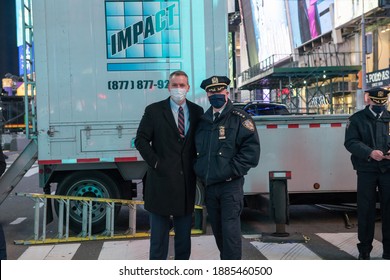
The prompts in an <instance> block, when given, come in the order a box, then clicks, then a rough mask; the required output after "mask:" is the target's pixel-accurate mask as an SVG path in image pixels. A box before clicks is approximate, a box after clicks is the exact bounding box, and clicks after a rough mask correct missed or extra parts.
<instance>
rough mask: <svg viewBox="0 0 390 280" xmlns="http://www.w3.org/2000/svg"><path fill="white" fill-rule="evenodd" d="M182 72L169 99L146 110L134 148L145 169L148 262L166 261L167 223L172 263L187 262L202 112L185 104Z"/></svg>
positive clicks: (173, 81) (172, 77) (186, 85)
mask: <svg viewBox="0 0 390 280" xmlns="http://www.w3.org/2000/svg"><path fill="white" fill-rule="evenodd" d="M189 89H190V86H189V83H188V76H187V74H186V73H185V72H183V71H175V72H173V73H172V74H171V75H170V77H169V85H168V90H169V92H170V97H169V98H167V99H165V100H162V101H159V102H156V103H153V104H151V105H149V106H147V107H146V109H145V113H144V115H143V117H142V119H141V122H140V125H139V128H138V131H137V137H136V139H135V145H136V148H137V149H138V151H139V152H140V154H141V156H142V157H143V159H144V160H145V161H146V163H147V164H148V170H147V173H146V180H144V183H145V186H144V187H145V189H144V201H145V209H146V210H147V211H149V213H150V215H149V218H150V227H151V238H150V251H149V253H150V255H149V258H150V259H159V260H162V259H167V256H168V245H169V231H170V226H171V217H172V219H173V227H174V231H175V246H174V248H175V259H177V260H178V259H189V257H190V254H191V225H192V213H193V211H194V203H195V189H196V176H195V173H194V171H193V163H194V159H195V156H196V152H195V144H194V134H195V128H196V126H197V123H198V121H199V119H200V117H201V116H202V114H203V108H202V107H200V106H198V105H196V104H195V103H193V102H190V101H189V100H187V99H186V94H187V92H188V91H189Z"/></svg>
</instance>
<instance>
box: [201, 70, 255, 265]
mask: <svg viewBox="0 0 390 280" xmlns="http://www.w3.org/2000/svg"><path fill="white" fill-rule="evenodd" d="M229 84H230V80H229V78H227V77H224V76H213V77H210V78H208V79H206V80H204V81H203V82H202V84H201V86H200V87H201V88H202V89H204V90H205V91H206V92H207V97H208V99H209V102H210V104H211V107H210V108H209V109H208V110H207V111H206V112H205V114H204V115H203V116H202V118H201V120H200V122H199V124H198V128H197V130H196V134H195V146H196V152H197V158H196V162H195V173H196V175H197V176H198V177H199V179H200V180H201V181H202V182H203V184H204V185H205V200H206V207H207V211H208V216H209V220H210V223H211V227H212V230H213V234H214V237H215V240H216V243H217V246H218V249H219V251H220V257H221V259H222V260H239V259H241V254H242V253H241V250H242V249H241V222H240V215H241V212H242V209H243V204H244V193H243V185H244V175H246V174H247V172H248V170H249V169H250V168H252V167H255V166H257V164H258V162H259V157H260V141H259V136H258V134H257V130H256V126H255V124H254V122H253V120H252V118H251V117H250V116H249V115H248V114H247V113H246V112H244V111H243V110H239V109H235V108H234V107H233V104H232V102H231V101H230V99H229V98H228V96H229V92H228V91H227V87H228V85H229Z"/></svg>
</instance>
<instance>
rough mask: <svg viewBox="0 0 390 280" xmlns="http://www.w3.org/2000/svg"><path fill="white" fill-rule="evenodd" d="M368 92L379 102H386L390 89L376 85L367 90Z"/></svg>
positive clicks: (375, 101) (370, 96)
mask: <svg viewBox="0 0 390 280" xmlns="http://www.w3.org/2000/svg"><path fill="white" fill-rule="evenodd" d="M366 92H367V93H368V97H369V98H370V99H371V100H372V101H373V102H374V103H377V104H384V103H386V102H387V99H388V97H387V96H388V94H389V93H390V90H387V89H384V88H381V87H374V88H372V89H369V90H366Z"/></svg>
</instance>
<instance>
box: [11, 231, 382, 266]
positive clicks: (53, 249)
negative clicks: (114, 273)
mask: <svg viewBox="0 0 390 280" xmlns="http://www.w3.org/2000/svg"><path fill="white" fill-rule="evenodd" d="M316 235H317V236H318V237H319V238H321V239H322V240H324V241H326V242H328V243H330V244H332V245H333V246H335V247H337V248H338V249H339V250H342V251H344V252H346V253H347V254H349V255H351V256H353V257H354V258H357V256H358V251H357V248H356V244H357V243H358V239H357V233H349V232H347V233H316ZM244 239H247V241H248V242H249V244H250V245H251V246H253V247H254V248H255V249H257V250H258V251H259V253H260V254H261V255H263V256H264V257H265V259H268V260H321V259H323V258H322V257H321V256H320V255H319V254H318V252H314V251H313V250H311V249H310V248H309V247H308V246H307V243H287V242H286V243H266V242H261V238H259V236H258V235H245V237H244ZM149 242H150V240H149V239H131V240H123V241H105V242H103V246H102V248H101V250H100V253H99V255H98V256H97V259H99V260H147V259H148V258H149ZM309 242H314V241H309ZM172 243H173V242H171V244H172ZM191 243H192V251H191V258H190V259H192V260H218V259H219V258H220V257H219V251H218V248H217V246H216V244H215V240H214V236H212V235H201V236H193V237H192V239H191ZM78 250H83V248H82V244H81V243H70V244H57V245H40V246H37V245H36V246H30V247H28V248H27V249H26V251H25V252H24V253H23V254H22V255H21V256H20V257H19V258H18V259H19V260H71V259H72V258H73V256H74V255H75V254H76V252H77V251H78ZM169 258H170V259H172V258H173V256H169ZM94 259H95V258H94ZM371 259H374V260H375V259H378V260H379V259H382V243H381V242H379V241H377V240H374V242H373V250H372V252H371Z"/></svg>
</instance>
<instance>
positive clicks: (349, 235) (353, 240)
mask: <svg viewBox="0 0 390 280" xmlns="http://www.w3.org/2000/svg"><path fill="white" fill-rule="evenodd" d="M317 235H318V236H319V237H321V238H322V239H324V240H326V241H327V242H329V243H332V244H333V245H335V246H337V247H338V248H339V249H340V250H343V251H344V252H347V253H348V254H350V255H351V256H354V257H355V258H357V257H358V255H359V251H358V249H357V247H356V244H357V243H359V240H358V238H357V233H356V232H339V233H317ZM372 246H373V249H372V251H371V254H370V255H371V259H382V243H381V242H379V241H378V240H374V242H373V243H372Z"/></svg>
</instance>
